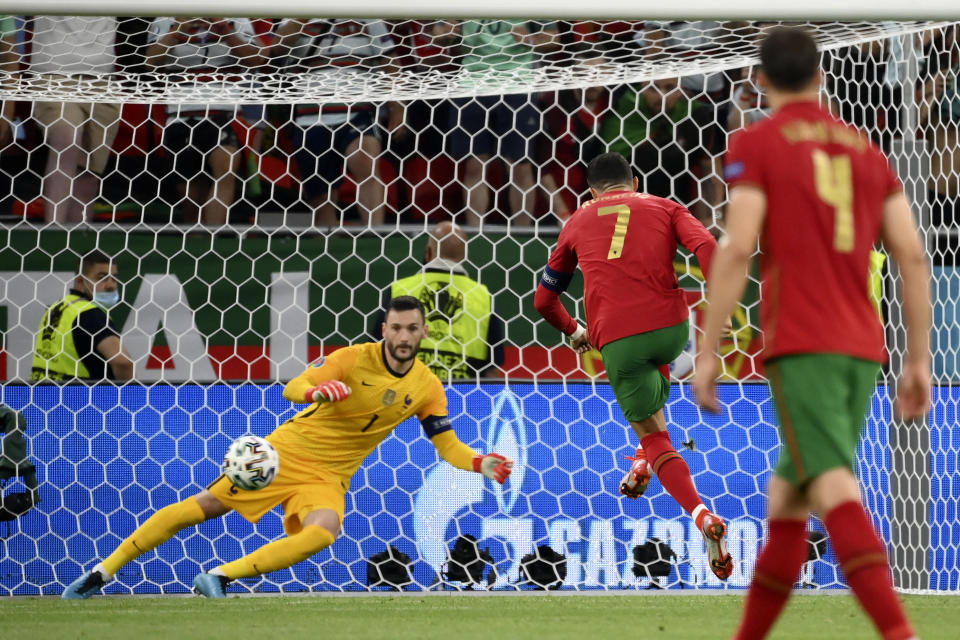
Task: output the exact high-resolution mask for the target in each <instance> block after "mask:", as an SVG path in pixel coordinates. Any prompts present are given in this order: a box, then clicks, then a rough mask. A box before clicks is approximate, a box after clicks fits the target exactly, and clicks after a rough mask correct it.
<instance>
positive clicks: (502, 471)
mask: <svg viewBox="0 0 960 640" xmlns="http://www.w3.org/2000/svg"><path fill="white" fill-rule="evenodd" d="M473 470H474V471H476V472H477V473H482V474H483V475H485V476H486V477H488V478H490V479H491V480H496V481H497V482H499V483H500V484H503V483H504V482H506V481H507V478H508V477H510V472H511V471H513V460H507V459H506V458H505V457H503V456H502V455H500V454H499V453H488V454H487V455H485V456H476V457H475V458H474V459H473Z"/></svg>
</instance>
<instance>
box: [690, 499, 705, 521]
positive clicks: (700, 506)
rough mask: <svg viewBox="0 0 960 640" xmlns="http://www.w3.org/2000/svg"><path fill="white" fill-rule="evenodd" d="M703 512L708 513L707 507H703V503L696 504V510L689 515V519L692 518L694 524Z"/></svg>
mask: <svg viewBox="0 0 960 640" xmlns="http://www.w3.org/2000/svg"><path fill="white" fill-rule="evenodd" d="M704 511H708V509H707V505H705V504H703V503H702V502H701V503H700V504H698V505H697V506H696V508H694V510H693V513H691V514H690V517H691V518H693V521H694V522H696V521H697V518H699V517H700V514H701V513H702V512H704Z"/></svg>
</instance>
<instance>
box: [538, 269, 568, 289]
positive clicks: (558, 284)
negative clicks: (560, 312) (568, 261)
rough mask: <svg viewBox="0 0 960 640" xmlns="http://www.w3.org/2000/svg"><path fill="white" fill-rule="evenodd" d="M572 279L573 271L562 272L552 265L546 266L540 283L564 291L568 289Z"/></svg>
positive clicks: (548, 287)
mask: <svg viewBox="0 0 960 640" xmlns="http://www.w3.org/2000/svg"><path fill="white" fill-rule="evenodd" d="M571 280H573V274H572V273H561V272H560V271H554V270H553V269H551V268H550V267H544V269H543V276H541V277H540V284H541V285H543V286H544V287H546V288H547V289H550V291H556V292H557V293H563V292H564V291H566V290H567V287H569V286H570V281H571Z"/></svg>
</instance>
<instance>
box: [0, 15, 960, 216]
mask: <svg viewBox="0 0 960 640" xmlns="http://www.w3.org/2000/svg"><path fill="white" fill-rule="evenodd" d="M758 31H759V26H758V25H757V24H755V23H754V24H748V23H719V22H709V21H700V22H646V23H636V22H634V23H626V22H623V23H619V22H610V23H595V22H593V23H570V22H553V23H542V22H541V23H525V22H514V21H501V20H485V21H469V22H462V23H460V22H457V21H450V22H446V21H444V22H420V21H403V22H388V21H380V20H339V19H312V20H296V19H285V20H267V19H263V20H248V19H229V18H206V19H192V18H158V19H151V18H119V19H117V18H82V17H33V18H31V17H22V16H20V17H16V18H14V17H7V18H6V19H4V20H2V21H0V70H3V71H7V72H9V73H21V72H29V73H31V74H39V77H41V78H43V79H44V81H49V82H55V83H57V86H58V87H62V86H63V83H64V82H75V81H82V80H83V79H84V78H88V77H89V78H94V79H95V78H97V77H103V76H102V75H100V74H109V73H111V72H114V71H116V70H123V71H124V72H133V73H136V72H156V73H163V74H175V75H177V74H179V75H180V76H183V77H187V78H192V79H194V80H195V81H205V82H216V81H217V79H218V78H220V79H222V78H223V77H224V75H223V74H229V73H231V72H234V73H236V72H238V71H247V72H250V71H252V72H258V71H264V72H269V71H280V72H283V71H296V72H307V73H311V74H319V75H324V74H350V73H354V72H357V71H364V70H369V69H380V70H384V71H386V72H388V73H389V72H393V71H397V70H406V71H417V72H426V71H431V70H434V71H444V72H451V71H453V72H456V71H463V72H465V76H464V77H466V78H469V75H470V73H472V72H476V73H478V74H482V73H490V72H498V71H504V72H510V73H518V72H522V71H523V70H524V69H525V68H531V67H533V66H534V65H536V64H538V61H543V60H547V61H549V62H550V63H551V64H557V65H566V64H574V63H576V64H601V63H610V64H617V63H625V62H630V61H632V60H636V59H638V58H639V57H644V58H646V59H654V60H655V59H657V58H658V57H666V56H671V57H674V56H684V57H688V56H697V55H710V54H711V53H712V52H715V50H716V49H717V48H718V47H723V46H725V44H724V43H725V42H726V43H727V45H729V46H742V44H743V43H744V42H750V41H751V40H750V38H751V37H752V35H751V34H755V33H757V32H758ZM928 33H929V32H928ZM934 33H935V34H936V37H933V38H929V39H927V40H926V41H923V42H920V43H918V47H920V48H921V50H920V51H919V56H920V59H921V61H922V64H923V65H924V66H925V67H927V68H928V69H929V70H930V72H929V73H922V74H921V75H920V77H921V78H926V79H927V80H926V83H925V84H924V85H923V86H918V87H917V88H916V91H917V96H918V97H919V98H920V100H919V103H918V104H920V106H921V113H920V123H919V124H920V129H921V131H919V132H918V134H920V135H921V136H926V137H927V139H928V142H929V143H930V144H931V145H932V149H933V150H934V159H935V162H934V167H933V168H932V172H931V174H932V175H931V183H930V198H931V202H932V203H934V204H935V207H934V209H935V213H936V215H935V218H936V220H935V221H934V222H935V223H942V224H944V225H953V224H954V221H955V209H956V203H957V202H960V188H958V185H960V166H957V163H960V151H957V150H958V149H960V145H958V144H956V143H957V142H958V141H957V140H956V137H957V136H956V130H957V127H956V125H955V123H956V122H958V121H960V108H958V107H957V106H956V105H958V104H960V94H958V93H957V90H956V83H955V82H954V78H955V75H954V74H953V72H952V69H953V68H954V66H955V65H956V63H957V57H958V56H957V52H956V48H955V46H954V34H953V31H952V30H946V31H940V32H934ZM899 42H900V41H899V40H898V39H895V38H891V39H888V40H882V41H876V42H872V43H867V44H864V45H858V46H852V47H847V48H845V49H842V50H839V51H834V52H832V53H830V54H828V55H827V56H826V58H825V69H826V71H827V72H828V73H827V79H828V92H829V94H830V96H831V98H832V99H833V100H834V102H835V105H836V109H837V110H838V111H839V115H841V116H842V117H844V118H845V119H847V120H848V121H851V122H853V123H854V124H856V125H858V126H862V127H864V128H865V129H866V130H867V131H868V132H869V133H870V135H871V137H873V138H874V139H875V140H877V141H878V142H880V143H881V144H882V145H883V146H885V147H889V145H890V144H891V142H892V140H893V139H894V138H895V137H896V136H898V135H902V127H901V126H900V123H899V122H898V117H899V109H900V103H901V99H902V97H903V96H902V91H903V86H904V85H903V79H904V75H903V74H904V69H903V68H902V67H903V65H902V64H900V63H899V61H900V60H902V59H903V56H902V52H899V51H897V50H896V46H898V43H899ZM64 43H69V45H66V44H64ZM80 52H83V53H82V55H80ZM204 74H210V75H206V76H205V75H204ZM78 78H79V80H78ZM754 80H755V78H754V77H753V76H752V75H751V74H750V73H749V72H748V71H747V70H736V71H728V72H720V73H713V74H707V75H686V76H683V77H682V78H679V79H677V78H664V79H658V80H655V81H653V82H648V83H641V84H637V85H615V86H598V87H591V88H587V89H569V90H561V91H550V92H542V93H536V94H529V95H527V94H522V95H498V96H487V97H477V98H455V99H431V100H414V101H406V102H403V103H400V102H379V103H352V104H350V105H345V104H325V105H323V106H322V107H321V105H318V104H298V105H244V106H242V107H239V106H236V105H231V104H171V105H142V104H133V103H127V104H122V105H110V104H103V103H98V104H95V105H89V104H87V105H84V104H70V105H64V104H61V103H33V104H31V103H26V102H21V103H11V102H7V103H5V104H4V106H3V114H2V115H3V117H2V118H0V194H2V201H0V213H3V214H5V215H6V216H8V217H9V218H12V219H19V218H21V217H23V216H26V217H28V218H30V219H34V220H36V221H43V220H46V221H57V222H59V223H61V224H67V225H69V224H75V223H78V222H81V221H84V220H85V221H87V222H96V221H98V220H99V221H120V222H123V221H129V222H138V221H144V222H148V223H159V224H163V223H167V222H171V221H172V222H175V223H182V224H193V223H201V224H204V225H208V226H211V227H215V226H220V225H223V224H249V223H258V222H259V216H260V214H262V213H264V212H268V211H273V212H280V211H287V212H309V213H311V214H312V217H311V219H312V222H313V223H314V224H316V225H318V226H319V227H330V226H336V225H338V224H348V225H351V224H353V225H365V224H367V223H370V224H375V225H376V224H384V223H388V224H393V222H394V221H396V220H398V219H399V221H400V222H404V223H410V222H419V221H422V220H423V219H424V218H426V219H429V220H430V221H433V222H436V221H440V220H444V219H454V220H455V221H456V222H458V223H460V224H468V225H474V224H477V223H479V222H480V221H481V220H483V221H484V222H485V223H504V222H507V221H509V222H510V223H511V224H512V225H516V226H528V225H530V224H532V223H533V222H534V221H538V222H539V224H541V225H543V224H559V223H560V222H561V221H562V220H563V219H565V218H566V217H568V216H569V215H570V213H571V212H572V211H573V210H574V209H575V208H576V207H577V206H578V204H579V203H580V202H581V201H582V200H583V199H584V196H585V194H586V193H587V188H586V184H585V180H584V168H585V164H586V161H587V160H589V159H590V158H591V157H593V156H594V155H596V154H597V153H599V152H601V151H607V150H610V151H619V152H621V153H623V154H624V155H625V156H626V157H627V158H628V159H630V160H631V161H632V164H633V167H634V170H635V172H636V173H637V175H638V176H639V177H640V178H641V189H644V190H646V191H648V192H650V193H654V194H656V195H662V196H667V197H673V198H674V199H676V200H678V201H680V202H682V203H684V204H686V205H687V206H688V207H689V208H690V209H691V210H692V211H693V212H694V214H695V215H697V217H698V218H700V219H701V220H702V221H703V222H704V223H705V224H707V225H708V226H709V225H712V224H713V223H714V222H716V221H717V219H718V216H719V214H720V210H721V207H722V203H723V201H724V200H725V193H724V187H723V184H722V181H721V180H720V176H722V166H721V163H722V157H723V152H724V150H725V148H726V137H727V135H728V134H729V133H730V132H731V131H733V130H735V129H737V128H739V127H741V126H743V125H744V124H748V123H749V122H751V121H753V120H755V119H757V118H761V117H764V113H765V106H766V105H765V104H764V100H763V96H762V93H761V92H760V91H759V90H758V88H757V86H756V84H755V82H754ZM951 136H952V137H951ZM955 155H956V156H958V157H957V162H954V160H953V158H954V156H955Z"/></svg>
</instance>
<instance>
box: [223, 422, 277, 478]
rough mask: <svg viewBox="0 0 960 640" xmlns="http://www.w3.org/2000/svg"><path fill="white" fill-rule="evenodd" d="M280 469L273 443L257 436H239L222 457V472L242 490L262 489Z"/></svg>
mask: <svg viewBox="0 0 960 640" xmlns="http://www.w3.org/2000/svg"><path fill="white" fill-rule="evenodd" d="M279 469H280V456H278V455H277V450H276V449H274V448H273V445H272V444H270V443H269V442H267V441H266V440H264V439H263V438H261V437H259V436H253V435H247V436H240V437H239V438H237V439H236V440H234V441H233V442H232V443H231V444H230V447H229V448H228V449H227V454H226V455H225V456H224V457H223V474H224V475H225V476H227V478H229V479H230V482H232V483H233V484H235V485H236V486H237V487H238V488H240V489H243V490H244V491H256V490H257V489H263V488H264V487H266V486H268V485H269V484H270V483H271V482H273V480H274V478H276V477H277V471H278V470H279Z"/></svg>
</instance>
